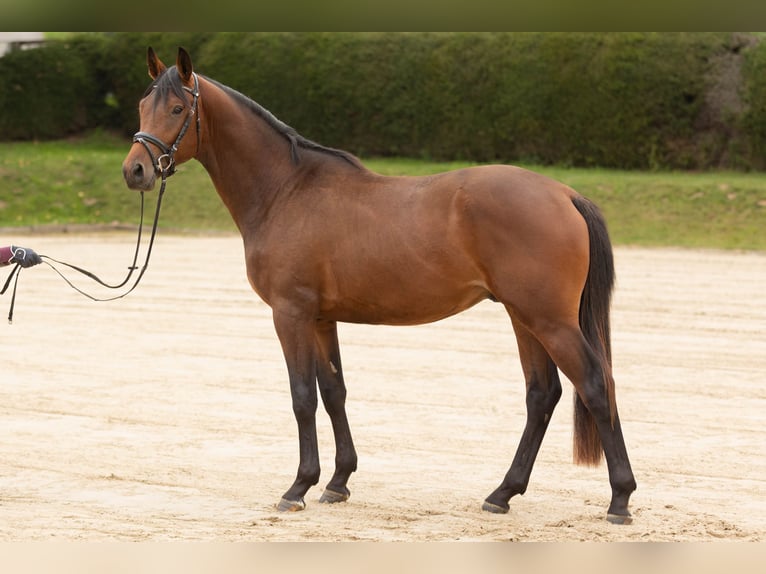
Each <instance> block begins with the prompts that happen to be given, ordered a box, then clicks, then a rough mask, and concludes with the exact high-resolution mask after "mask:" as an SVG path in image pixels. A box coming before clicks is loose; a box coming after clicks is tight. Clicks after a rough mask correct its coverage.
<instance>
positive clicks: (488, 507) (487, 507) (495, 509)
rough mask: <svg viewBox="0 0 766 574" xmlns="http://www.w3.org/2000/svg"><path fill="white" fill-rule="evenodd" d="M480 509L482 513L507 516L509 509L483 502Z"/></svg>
mask: <svg viewBox="0 0 766 574" xmlns="http://www.w3.org/2000/svg"><path fill="white" fill-rule="evenodd" d="M481 509H482V510H483V511H484V512H491V513H492V514H508V510H509V507H507V506H498V505H497V504H492V503H491V502H488V501H486V500H485V501H484V504H482V505H481Z"/></svg>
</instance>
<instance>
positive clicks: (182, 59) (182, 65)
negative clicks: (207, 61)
mask: <svg viewBox="0 0 766 574" xmlns="http://www.w3.org/2000/svg"><path fill="white" fill-rule="evenodd" d="M176 68H177V69H178V75H179V76H180V78H181V81H182V82H183V83H184V84H186V85H188V86H190V85H191V83H192V74H193V73H194V66H192V61H191V56H190V55H189V52H187V51H186V50H184V49H183V48H180V47H179V48H178V58H176Z"/></svg>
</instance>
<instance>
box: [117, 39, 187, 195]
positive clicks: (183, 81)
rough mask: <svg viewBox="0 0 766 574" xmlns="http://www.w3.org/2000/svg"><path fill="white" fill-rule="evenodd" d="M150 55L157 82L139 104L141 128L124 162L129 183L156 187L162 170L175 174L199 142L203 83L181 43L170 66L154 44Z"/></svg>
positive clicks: (154, 81)
mask: <svg viewBox="0 0 766 574" xmlns="http://www.w3.org/2000/svg"><path fill="white" fill-rule="evenodd" d="M146 60H147V63H148V65H149V76H151V78H152V83H151V85H150V86H149V87H148V88H147V90H146V93H145V94H144V97H143V99H142V100H141V102H140V103H139V106H138V109H139V116H140V131H138V132H137V133H136V134H135V135H134V136H133V146H132V147H131V148H130V152H128V156H127V157H126V158H125V161H124V162H123V163H122V174H123V176H124V177H125V182H126V183H127V184H128V187H129V188H131V189H139V190H150V189H152V188H153V187H154V183H155V181H156V179H157V176H160V177H168V176H170V175H171V174H172V173H173V172H174V171H175V166H176V164H181V163H183V162H185V161H187V160H189V159H191V158H192V157H194V156H195V154H196V153H197V151H198V147H199V114H198V113H197V99H198V97H199V91H198V90H199V85H198V80H197V75H196V74H195V73H194V70H193V67H192V61H191V57H189V54H188V53H187V52H186V50H184V49H183V48H179V49H178V57H177V59H176V65H175V66H173V67H172V68H167V67H166V66H165V64H163V63H162V61H160V59H159V58H158V57H157V55H156V54H155V53H154V50H153V49H152V48H149V49H148V51H147V56H146ZM195 128H196V129H195Z"/></svg>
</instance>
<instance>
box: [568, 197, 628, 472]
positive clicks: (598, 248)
mask: <svg viewBox="0 0 766 574" xmlns="http://www.w3.org/2000/svg"><path fill="white" fill-rule="evenodd" d="M572 203H573V204H574V206H575V208H576V209H577V211H579V212H580V214H581V215H582V216H583V219H585V222H586V224H587V225H588V237H589V239H590V267H589V269H588V278H587V279H586V281H585V288H584V289H583V292H582V296H581V298H580V329H581V330H582V332H583V335H584V336H585V339H586V341H588V343H589V344H590V346H591V348H592V350H593V352H594V354H595V355H596V357H597V358H598V360H599V362H600V363H601V371H602V372H603V375H604V390H605V392H606V395H607V399H608V401H609V409H610V413H611V417H612V423H614V417H615V413H616V412H617V410H616V407H615V396H614V379H613V378H612V344H611V330H610V325H609V311H610V306H611V300H612V289H613V288H614V256H613V254H612V243H611V241H610V240H609V232H608V231H607V228H606V222H605V221H604V217H603V215H601V212H600V211H599V209H598V207H596V205H595V204H594V203H592V202H591V201H589V200H588V199H586V198H584V197H582V196H577V197H575V198H574V199H572ZM602 454H603V447H602V446H601V438H600V436H599V434H598V429H597V427H596V421H595V419H594V418H593V415H591V413H590V411H589V410H588V409H587V408H586V406H585V403H583V401H582V399H581V398H580V396H579V395H578V394H577V393H575V399H574V461H575V462H576V463H577V464H585V465H593V466H595V465H597V464H599V462H601V457H602Z"/></svg>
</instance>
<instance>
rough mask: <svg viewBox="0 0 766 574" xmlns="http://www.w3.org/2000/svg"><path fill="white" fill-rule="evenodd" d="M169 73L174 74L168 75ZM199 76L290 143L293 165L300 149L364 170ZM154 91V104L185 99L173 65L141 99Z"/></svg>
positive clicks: (348, 155) (237, 94)
mask: <svg viewBox="0 0 766 574" xmlns="http://www.w3.org/2000/svg"><path fill="white" fill-rule="evenodd" d="M171 70H172V72H173V73H170V72H171ZM200 77H202V78H205V80H207V81H208V82H210V83H211V84H213V85H215V86H217V87H219V88H220V89H221V90H223V91H224V92H225V93H226V94H228V95H229V97H231V98H232V99H233V100H234V101H236V102H237V103H239V104H240V105H242V106H244V107H246V108H247V109H249V110H250V111H251V112H253V113H254V114H255V115H257V116H258V117H260V118H261V119H262V120H263V121H265V122H266V123H267V124H268V125H269V126H270V127H271V128H272V129H274V131H276V132H277V133H278V134H280V135H281V136H282V137H284V138H285V139H286V140H287V141H288V142H289V143H290V154H291V156H292V159H293V161H294V162H295V163H299V162H300V150H301V149H307V150H313V151H318V152H320V153H325V154H329V155H332V156H335V157H338V158H341V159H343V160H345V161H347V162H348V163H349V164H351V165H353V166H354V167H358V168H361V167H363V166H362V164H361V162H360V161H359V160H358V159H357V158H356V156H354V155H353V154H351V153H349V152H347V151H343V150H340V149H335V148H331V147H327V146H323V145H321V144H318V143H316V142H314V141H312V140H310V139H308V138H305V137H303V136H302V135H300V134H299V133H298V132H297V131H295V129H294V128H292V127H290V126H288V125H287V124H286V123H284V122H283V121H281V120H279V119H277V117H276V116H274V114H272V113H271V112H270V111H269V110H267V109H266V108H264V107H263V106H261V105H260V104H258V103H256V102H255V101H253V100H252V99H250V98H248V97H247V96H246V95H244V94H242V93H240V92H238V91H237V90H235V89H233V88H230V87H228V86H225V85H223V84H221V83H220V82H217V81H216V80H213V79H212V78H208V77H207V76H202V75H200ZM153 90H156V91H157V98H156V99H155V104H156V103H158V102H161V101H163V100H164V99H166V98H167V96H168V94H169V93H170V92H173V94H175V95H176V96H178V97H179V98H184V93H185V92H184V90H183V84H182V83H181V78H180V76H179V74H178V72H177V71H176V67H175V66H172V67H171V68H168V69H167V70H166V71H165V72H163V73H162V74H161V75H160V76H159V77H158V78H157V79H156V80H155V82H154V83H152V84H151V85H150V86H149V87H148V88H147V90H146V92H144V97H146V96H148V95H149V94H150V93H151V92H152V91H153Z"/></svg>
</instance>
